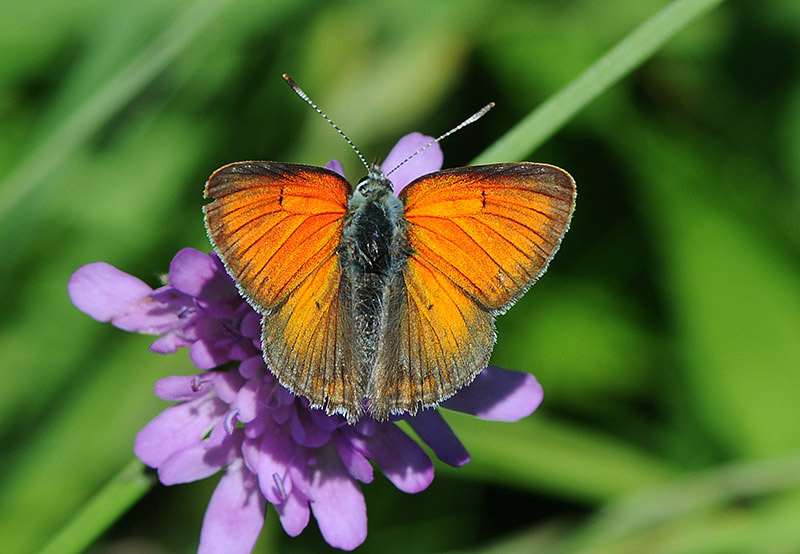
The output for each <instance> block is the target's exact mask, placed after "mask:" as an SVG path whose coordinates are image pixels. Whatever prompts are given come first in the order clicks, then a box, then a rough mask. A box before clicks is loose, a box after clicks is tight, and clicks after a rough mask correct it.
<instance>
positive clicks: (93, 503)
mask: <svg viewBox="0 0 800 554" xmlns="http://www.w3.org/2000/svg"><path fill="white" fill-rule="evenodd" d="M155 481H156V480H155V477H154V476H152V475H151V474H147V473H145V466H144V465H142V463H141V462H140V461H139V460H136V459H134V460H132V461H131V462H130V463H129V464H128V465H127V466H125V468H124V469H123V470H122V471H120V472H119V473H118V474H117V475H116V476H115V477H114V478H113V479H112V480H111V481H109V482H108V483H107V484H106V486H105V487H103V488H102V489H101V490H100V492H98V493H97V494H96V495H95V497H94V498H92V499H91V500H90V501H89V502H88V503H87V504H86V505H85V506H84V507H83V509H82V510H80V511H79V512H78V513H77V514H76V515H75V516H74V517H73V518H72V519H71V520H70V521H69V522H68V523H67V525H66V526H65V527H64V528H63V529H61V531H60V532H59V533H57V534H56V535H55V536H54V537H53V538H52V539H51V540H50V542H48V543H47V544H46V545H44V547H42V549H41V550H40V551H39V554H70V553H71V552H76V553H77V552H83V551H84V550H85V549H86V548H87V547H88V546H89V545H90V544H92V542H94V541H95V539H97V537H99V536H100V535H101V534H102V533H103V532H104V531H105V530H106V529H108V528H109V527H110V526H111V525H112V524H113V523H114V522H115V521H117V519H118V518H119V517H120V516H121V515H122V514H124V513H125V512H126V511H128V509H129V508H130V507H131V506H133V505H134V504H135V503H136V502H137V501H138V500H139V499H140V498H141V497H142V496H144V494H145V493H146V492H147V491H148V490H150V487H152V486H153V484H154V483H155Z"/></svg>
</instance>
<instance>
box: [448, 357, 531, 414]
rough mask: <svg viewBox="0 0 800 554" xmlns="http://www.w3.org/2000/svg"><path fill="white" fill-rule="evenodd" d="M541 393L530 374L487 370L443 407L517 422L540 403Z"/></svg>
mask: <svg viewBox="0 0 800 554" xmlns="http://www.w3.org/2000/svg"><path fill="white" fill-rule="evenodd" d="M542 398H544V391H543V390H542V386H541V385H540V384H539V383H538V381H536V378H535V377H534V376H533V375H531V374H530V373H521V372H519V371H509V370H507V369H502V368H500V367H496V366H489V367H487V368H486V369H484V370H483V371H481V372H480V373H479V374H478V376H477V377H476V378H475V380H474V381H473V382H472V383H471V384H470V385H469V386H467V387H464V388H463V389H461V391H459V392H458V394H456V395H455V396H454V397H452V398H450V399H449V400H446V401H445V402H442V404H441V405H442V407H443V408H447V409H448V410H456V411H458V412H464V413H467V414H472V415H475V416H477V417H479V418H481V419H489V420H493V421H518V420H519V419H522V418H523V417H526V416H529V415H531V414H532V413H533V412H534V411H535V410H536V408H538V407H539V405H540V404H541V403H542Z"/></svg>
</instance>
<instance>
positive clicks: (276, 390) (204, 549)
mask: <svg viewBox="0 0 800 554" xmlns="http://www.w3.org/2000/svg"><path fill="white" fill-rule="evenodd" d="M429 140H430V137H425V136H424V135H421V134H419V133H413V134H411V135H407V136H406V137H404V138H403V139H401V141H400V142H399V143H398V145H397V146H396V147H395V148H394V149H393V150H392V152H391V153H390V154H389V156H388V157H387V161H386V162H385V164H384V167H386V168H387V170H390V169H391V168H393V167H394V166H395V165H397V164H398V163H400V162H401V161H402V160H403V159H405V158H406V156H408V155H409V154H410V153H412V152H414V151H416V150H417V149H418V148H419V147H420V146H423V145H424V144H426V143H427V142H428V141H429ZM441 163H442V155H441V150H440V149H439V145H438V144H434V145H433V146H432V147H430V148H429V149H427V150H426V151H425V152H423V153H421V154H419V155H417V156H416V157H415V158H413V159H412V160H411V161H410V162H407V163H406V164H405V165H403V166H402V167H401V168H400V169H398V170H397V171H396V172H395V173H393V174H392V175H391V179H392V181H393V183H394V185H395V189H396V190H397V191H399V190H401V189H402V188H403V187H404V186H405V185H407V184H408V183H409V182H410V181H412V180H413V179H414V178H416V177H418V176H420V175H423V174H426V173H430V172H432V171H436V170H438V169H439V168H440V167H441ZM328 167H329V168H331V169H333V170H334V171H339V172H340V173H341V172H342V171H341V164H339V163H338V162H336V161H334V162H331V163H330V164H328ZM168 282H169V284H168V285H165V286H162V287H160V288H158V289H155V290H153V289H151V288H150V287H149V286H148V285H147V284H145V283H144V282H143V281H141V280H139V279H137V278H135V277H132V276H131V275H128V274H126V273H123V272H122V271H120V270H118V269H116V268H114V267H112V266H110V265H108V264H106V263H102V262H98V263H92V264H88V265H85V266H83V267H81V268H80V269H78V270H77V271H76V272H75V273H74V274H73V275H72V277H71V279H70V281H69V294H70V298H71V299H72V302H73V303H74V304H75V305H76V306H77V307H78V308H79V309H81V310H82V311H84V312H86V313H87V314H89V315H90V316H92V317H93V318H95V319H98V320H100V321H110V322H111V323H112V324H113V325H115V326H116V327H119V328H121V329H124V330H126V331H137V332H140V333H148V334H152V335H158V338H157V339H156V340H155V342H153V344H152V345H151V347H150V348H151V350H153V351H154V352H158V353H161V354H166V353H171V352H175V351H176V349H177V348H179V347H188V348H189V349H190V357H191V360H192V362H193V363H194V365H195V366H197V368H198V369H200V370H201V373H199V374H197V375H193V376H173V377H166V378H164V379H161V380H160V381H158V382H157V383H156V385H155V393H156V395H158V396H159V397H160V398H163V399H164V400H169V401H175V402H177V404H175V405H173V406H171V407H169V408H167V409H166V410H164V411H163V412H161V414H159V415H158V416H157V417H156V418H155V419H153V420H152V421H151V422H150V423H148V424H147V425H146V426H145V427H144V428H143V429H142V430H141V431H140V432H139V434H138V436H137V437H136V443H135V446H134V451H135V453H136V455H137V456H138V457H139V458H140V459H141V460H142V462H144V463H145V464H146V465H148V466H150V467H153V468H157V469H158V476H159V479H160V481H161V482H162V483H163V484H165V485H172V484H175V483H186V482H190V481H195V480H197V479H202V478H205V477H209V476H211V475H213V474H214V473H216V472H218V471H219V470H221V469H223V468H224V469H225V473H224V475H223V476H222V479H221V480H220V482H219V485H218V486H217V488H216V490H215V491H214V494H213V495H212V497H211V501H210V503H209V505H208V509H207V511H206V514H205V518H204V520H203V528H202V532H201V535H200V546H199V552H201V553H211V552H227V553H232V554H237V553H246V552H250V550H251V549H252V547H253V545H254V544H255V542H256V539H257V538H258V534H259V532H260V531H261V527H262V525H263V523H264V517H265V515H266V509H267V503H269V504H272V505H273V506H274V508H275V511H276V512H277V514H278V517H279V518H280V520H281V524H282V525H283V528H284V530H285V531H286V533H287V534H289V535H291V536H296V535H298V534H300V533H301V532H302V531H303V529H305V527H306V525H308V522H309V519H310V516H311V515H312V514H313V515H314V518H315V519H316V520H317V524H318V525H319V528H320V531H321V532H322V536H323V537H324V539H325V540H326V541H327V542H328V544H330V545H331V546H335V547H337V548H341V549H344V550H351V549H353V548H355V547H357V546H358V545H360V544H361V543H362V542H363V541H364V539H365V538H366V534H367V508H366V504H365V501H364V497H363V495H362V493H361V490H360V488H359V485H358V482H359V481H360V482H362V483H369V482H371V481H372V479H373V467H377V468H378V469H379V470H380V471H381V472H382V473H383V474H384V475H385V476H386V477H387V478H388V479H389V480H390V481H391V482H392V483H393V484H394V485H395V486H396V487H397V488H398V489H400V490H401V491H404V492H407V493H416V492H420V491H422V490H424V489H425V488H427V487H428V485H430V483H431V481H432V480H433V464H432V462H431V460H430V458H429V457H428V456H427V455H426V454H425V451H424V450H423V449H422V448H421V447H420V446H419V444H418V443H417V442H416V441H415V440H413V439H412V438H411V437H409V436H408V435H407V434H406V433H405V432H404V431H402V430H401V429H400V428H399V427H398V426H397V425H395V421H397V420H398V419H405V420H406V421H407V422H408V423H409V425H410V426H411V428H412V429H414V431H415V432H416V434H417V435H418V436H419V438H420V439H421V440H422V442H424V443H425V444H427V445H428V446H429V447H430V448H431V449H432V450H433V452H434V453H435V455H436V456H437V457H438V458H439V459H440V460H442V461H444V462H445V463H448V464H450V465H453V466H461V465H464V464H466V463H467V462H468V461H469V454H468V453H467V451H466V449H465V448H464V446H463V445H462V444H461V442H460V441H459V440H458V438H457V437H456V436H455V434H454V433H453V431H452V430H451V429H450V427H449V426H448V425H447V423H446V422H445V420H444V419H443V418H442V416H441V415H440V414H439V412H438V411H437V410H425V411H422V412H420V413H419V414H418V415H417V416H415V417H407V416H406V417H395V418H394V419H392V420H390V421H384V422H381V421H376V420H374V419H372V418H371V417H369V416H364V417H362V418H361V419H360V420H359V421H358V423H356V424H355V425H348V424H347V422H346V420H345V419H344V418H342V417H341V416H338V415H335V416H328V415H326V414H325V412H324V411H321V410H312V409H309V408H308V402H307V401H306V400H305V399H304V398H298V397H295V396H294V395H293V394H292V393H291V392H289V391H288V390H286V389H284V388H283V387H282V386H281V385H280V384H279V383H278V382H277V381H276V379H275V378H274V377H273V376H272V374H271V373H270V372H269V371H267V369H266V367H265V365H264V362H263V359H262V353H261V342H260V341H261V339H260V316H259V315H258V314H257V313H256V312H255V311H254V310H253V309H252V308H251V307H250V306H249V305H248V304H247V303H246V302H245V301H244V300H243V299H242V298H241V297H240V296H239V294H238V292H237V290H236V287H235V286H234V283H233V281H232V280H231V279H230V277H229V276H228V275H227V273H226V272H225V269H224V267H223V265H222V263H221V262H220V260H219V258H218V257H217V256H216V254H214V253H212V254H210V255H207V254H204V253H202V252H199V251H197V250H193V249H191V248H185V249H183V250H181V251H180V252H178V253H177V255H176V256H175V258H174V259H173V260H172V263H171V264H170V269H169V276H168ZM541 400H542V389H541V387H540V386H539V384H538V383H537V382H536V380H535V379H534V378H533V376H531V375H528V374H525V373H517V372H511V371H506V370H503V369H500V368H496V367H487V368H486V369H485V370H484V371H483V372H481V373H480V374H479V375H478V377H477V378H476V379H475V380H474V381H473V383H472V384H471V385H469V386H468V387H466V388H464V389H463V390H462V391H460V392H459V393H458V394H457V395H455V396H454V397H452V398H451V399H449V400H447V401H445V402H443V403H442V405H441V406H442V407H443V408H448V409H452V410H458V411H461V412H466V413H470V414H473V415H476V416H478V417H480V418H484V419H492V420H499V421H515V420H517V419H520V418H522V417H525V416H527V415H529V414H531V413H532V412H533V411H534V410H535V409H536V408H537V407H538V406H539V404H540V402H541ZM373 464H374V466H373Z"/></svg>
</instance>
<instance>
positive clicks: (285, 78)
mask: <svg viewBox="0 0 800 554" xmlns="http://www.w3.org/2000/svg"><path fill="white" fill-rule="evenodd" d="M281 77H283V80H284V81H286V82H287V83H289V86H291V87H295V86H296V85H297V83H295V82H294V79H292V78H291V77H289V74H288V73H284V74H283V75H281Z"/></svg>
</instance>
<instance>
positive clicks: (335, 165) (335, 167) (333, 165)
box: [325, 160, 347, 179]
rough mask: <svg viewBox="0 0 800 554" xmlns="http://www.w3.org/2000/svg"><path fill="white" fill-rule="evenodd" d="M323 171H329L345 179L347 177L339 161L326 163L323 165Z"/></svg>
mask: <svg viewBox="0 0 800 554" xmlns="http://www.w3.org/2000/svg"><path fill="white" fill-rule="evenodd" d="M325 169H330V170H331V171H333V172H334V173H338V174H339V175H341V176H342V177H344V178H345V179H347V175H345V174H344V166H343V165H342V162H340V161H339V160H331V161H329V162H328V163H326V164H325Z"/></svg>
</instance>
